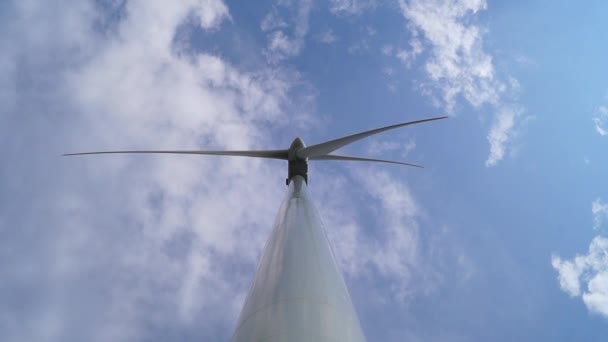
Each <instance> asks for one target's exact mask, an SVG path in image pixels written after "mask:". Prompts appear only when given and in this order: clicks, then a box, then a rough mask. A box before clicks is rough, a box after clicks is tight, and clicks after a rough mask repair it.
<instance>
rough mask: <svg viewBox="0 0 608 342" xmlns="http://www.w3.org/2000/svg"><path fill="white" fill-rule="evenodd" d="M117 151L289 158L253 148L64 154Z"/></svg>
mask: <svg viewBox="0 0 608 342" xmlns="http://www.w3.org/2000/svg"><path fill="white" fill-rule="evenodd" d="M115 153H123V154H127V153H150V154H153V153H164V154H199V155H214V156H234V157H254V158H270V159H283V160H286V159H287V150H258V151H256V150H252V151H197V150H191V151H186V150H177V151H100V152H80V153H66V154H63V156H81V155H89V154H115Z"/></svg>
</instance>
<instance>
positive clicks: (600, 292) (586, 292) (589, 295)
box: [551, 199, 608, 318]
mask: <svg viewBox="0 0 608 342" xmlns="http://www.w3.org/2000/svg"><path fill="white" fill-rule="evenodd" d="M592 213H593V218H594V224H595V226H596V229H597V225H599V224H601V223H602V222H603V220H605V219H606V216H607V215H608V205H607V204H602V202H601V201H600V199H597V200H596V201H594V202H593V204H592ZM551 264H552V265H553V268H555V270H557V272H558V279H559V283H560V287H561V288H562V290H563V291H564V292H566V293H568V294H569V295H570V296H572V297H581V298H582V300H583V303H585V305H586V306H587V309H589V311H591V312H595V313H598V314H600V315H602V316H604V317H606V318H608V238H605V237H602V236H596V237H595V238H593V240H592V241H591V244H590V245H589V252H588V254H586V255H577V256H576V257H574V259H572V260H562V259H561V258H560V257H559V256H556V255H554V256H552V258H551Z"/></svg>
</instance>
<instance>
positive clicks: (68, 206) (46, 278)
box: [0, 0, 298, 342]
mask: <svg viewBox="0 0 608 342" xmlns="http://www.w3.org/2000/svg"><path fill="white" fill-rule="evenodd" d="M113 4H114V3H112V4H108V5H104V6H105V7H104V6H100V5H99V4H98V2H96V1H89V2H86V1H72V2H69V3H64V2H62V3H60V4H58V3H56V2H52V1H51V2H27V1H19V2H16V3H15V4H14V5H12V7H10V10H11V12H9V13H7V14H6V15H4V16H3V18H4V19H5V20H3V21H2V23H1V24H0V25H1V26H0V44H1V49H2V51H3V53H2V57H1V58H2V59H1V63H0V73H1V74H0V76H1V77H0V80H1V81H0V82H2V83H1V86H2V97H1V98H0V100H1V101H2V105H1V106H0V111H1V112H0V142H1V143H2V145H3V148H4V151H5V152H4V153H5V156H6V157H7V158H9V159H10V160H11V161H12V162H11V163H10V165H6V166H3V177H2V179H1V180H0V188H2V189H3V191H2V192H0V203H2V205H0V218H1V220H0V224H1V225H2V230H3V231H5V232H8V234H7V235H4V237H3V239H2V240H1V241H0V278H2V289H1V291H0V302H2V303H3V305H2V306H1V308H0V339H1V340H3V341H9V342H11V341H46V340H48V341H110V340H111V341H133V340H146V339H150V338H152V337H154V338H155V339H158V338H160V339H163V340H175V339H177V338H176V336H183V335H188V334H191V335H193V336H198V337H199V338H198V339H199V340H217V339H218V333H217V332H218V331H220V332H221V333H222V334H226V333H229V332H230V324H231V322H234V319H235V318H236V317H235V316H236V314H237V313H238V310H239V309H240V304H241V301H240V300H241V299H242V295H243V293H244V292H245V291H246V286H247V285H248V283H249V281H250V279H251V278H250V277H251V274H250V273H249V272H250V271H251V269H252V265H254V264H255V263H256V261H257V256H258V254H259V252H260V249H261V247H262V246H263V239H264V238H265V236H267V234H266V233H267V232H268V229H269V228H270V227H271V225H272V218H273V217H274V215H275V213H276V208H277V207H278V201H279V200H278V199H280V198H281V194H282V193H283V191H284V187H283V186H282V185H281V184H282V178H280V177H277V178H276V179H271V178H267V177H255V175H256V174H257V175H262V174H277V173H279V171H278V170H274V168H275V167H277V166H278V165H277V164H274V163H273V162H272V161H270V162H261V161H259V160H252V159H247V158H242V159H230V160H224V159H217V158H213V157H211V158H198V157H196V156H112V157H103V156H100V157H98V158H96V157H92V158H86V157H83V158H61V157H58V155H59V154H61V153H65V152H72V151H84V150H99V149H125V148H127V149H129V148H134V149H135V148H155V149H156V148H157V149H179V148H183V149H198V148H217V149H220V148H241V149H244V148H249V147H251V148H263V147H265V148H269V147H270V148H272V147H274V146H273V145H274V144H273V141H272V140H270V138H269V137H271V136H272V134H270V132H272V130H273V129H274V128H277V127H278V126H280V125H281V124H284V123H286V122H287V120H288V119H289V117H288V116H287V113H291V110H290V109H291V108H292V106H297V105H298V104H297V101H298V100H297V98H298V96H297V94H294V93H293V88H292V87H293V85H294V83H296V82H298V80H297V77H296V78H294V77H293V76H294V74H288V73H286V72H285V71H284V70H283V69H281V70H276V69H268V67H266V66H260V68H258V69H256V71H255V72H245V71H242V70H239V69H238V68H237V67H236V66H234V65H230V64H229V63H227V62H226V61H224V60H222V59H221V58H219V57H217V56H212V55H208V54H204V53H197V52H195V51H192V50H190V49H189V47H188V46H187V44H184V43H183V42H184V41H187V39H185V38H187V37H179V36H176V34H178V32H181V30H178V27H180V25H184V24H188V25H198V26H200V27H201V28H202V29H205V30H216V29H218V27H219V26H220V25H221V23H222V21H223V20H227V19H229V18H230V15H229V13H228V9H227V7H226V6H225V5H224V4H223V2H221V1H211V0H205V1H195V0H192V1H186V0H184V1H173V2H165V1H135V0H134V1H129V2H127V3H125V5H124V8H122V7H120V6H116V7H113ZM117 12H119V13H117ZM193 18H197V20H194V21H193V20H192V19H193ZM99 23H103V27H99V25H100V24H99ZM176 44H178V45H176ZM294 95H295V96H294ZM5 104H6V106H5ZM15 132H19V134H15ZM23 151H27V152H28V153H27V154H24V153H23ZM281 166H283V165H282V164H281ZM5 172H6V173H5ZM260 188H263V189H265V191H263V192H259V191H258V189H260ZM9 194H10V196H11V198H10V200H8V198H7V196H8V195H9ZM243 198H246V199H251V200H247V201H246V202H247V204H246V205H236V203H243ZM277 198H278V199H277ZM25 246H27V248H24V247H25ZM226 263H230V264H231V265H234V267H233V268H224V267H222V266H223V265H225V264H226ZM244 266H246V267H244ZM209 293H213V296H210V295H209ZM208 312H213V313H214V314H213V315H209V314H208ZM219 338H220V339H222V336H219ZM227 338H228V336H223V339H227Z"/></svg>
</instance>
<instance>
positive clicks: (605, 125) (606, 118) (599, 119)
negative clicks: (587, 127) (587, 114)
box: [593, 106, 608, 136]
mask: <svg viewBox="0 0 608 342" xmlns="http://www.w3.org/2000/svg"><path fill="white" fill-rule="evenodd" d="M593 123H594V124H595V130H596V131H597V132H598V133H599V134H600V135H601V136H607V135H608V107H605V106H600V107H599V108H598V109H597V115H596V116H595V117H594V118H593Z"/></svg>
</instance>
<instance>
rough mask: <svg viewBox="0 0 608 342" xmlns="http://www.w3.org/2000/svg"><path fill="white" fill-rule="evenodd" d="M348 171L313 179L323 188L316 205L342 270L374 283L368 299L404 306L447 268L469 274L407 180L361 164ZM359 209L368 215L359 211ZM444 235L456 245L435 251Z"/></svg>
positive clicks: (462, 258) (434, 286)
mask: <svg viewBox="0 0 608 342" xmlns="http://www.w3.org/2000/svg"><path fill="white" fill-rule="evenodd" d="M348 170H349V176H345V175H344V174H332V175H330V177H324V179H322V180H318V181H319V182H321V184H319V186H318V187H315V189H319V190H317V191H322V193H321V194H320V195H319V196H320V199H319V203H321V205H320V207H319V209H320V211H321V216H322V217H323V221H324V223H325V226H326V227H327V233H328V235H329V238H330V241H331V242H332V244H333V247H334V248H335V254H336V257H337V258H338V261H339V264H340V266H341V268H342V269H343V271H344V272H345V274H346V276H347V277H349V278H351V279H357V281H365V282H370V283H371V284H373V285H370V286H369V288H370V289H373V291H377V292H378V293H377V294H371V295H370V297H374V298H377V299H380V300H381V301H391V300H395V301H397V303H399V304H407V303H409V301H410V300H411V298H412V296H413V295H415V294H429V293H432V292H433V291H434V290H435V289H437V288H438V287H439V286H441V285H442V284H443V281H444V276H445V277H449V276H451V275H448V273H450V272H447V271H446V269H449V270H452V271H453V270H455V269H457V270H459V271H458V272H456V273H458V274H460V275H463V274H467V275H468V276H471V274H472V273H473V269H474V267H473V266H472V264H471V263H470V261H469V260H468V257H467V255H466V253H463V252H462V251H459V250H458V248H457V245H458V243H457V241H456V239H453V237H451V236H449V234H448V233H446V232H445V231H442V230H434V229H433V227H429V225H430V223H429V222H428V221H427V219H426V218H425V213H424V209H423V208H422V206H421V204H420V203H419V202H418V200H417V199H416V198H415V196H414V195H413V193H412V191H411V190H410V187H409V186H408V184H407V183H406V182H404V181H403V180H401V179H399V178H397V177H394V176H393V175H391V174H390V173H388V172H386V171H380V170H379V169H378V168H374V167H368V166H364V165H360V164H358V165H353V167H352V168H349V169H348ZM352 183H356V184H358V185H359V187H353V184H352ZM361 192H363V193H365V194H368V195H370V196H371V197H365V204H363V203H359V202H360V201H362V200H363V199H362V198H361V196H360V193H361ZM362 207H365V208H367V210H369V213H362V212H361V211H360V208H362ZM369 214H371V217H372V219H371V220H370V219H369ZM366 217H368V218H367V219H366ZM362 222H367V224H363V223H362ZM420 227H424V230H425V233H421V231H420V230H421V228H420ZM445 239H449V240H450V244H451V246H453V247H455V248H453V249H451V248H447V249H446V248H441V252H440V253H436V252H437V249H438V248H435V247H436V246H445ZM459 281H466V279H464V278H462V279H459Z"/></svg>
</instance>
